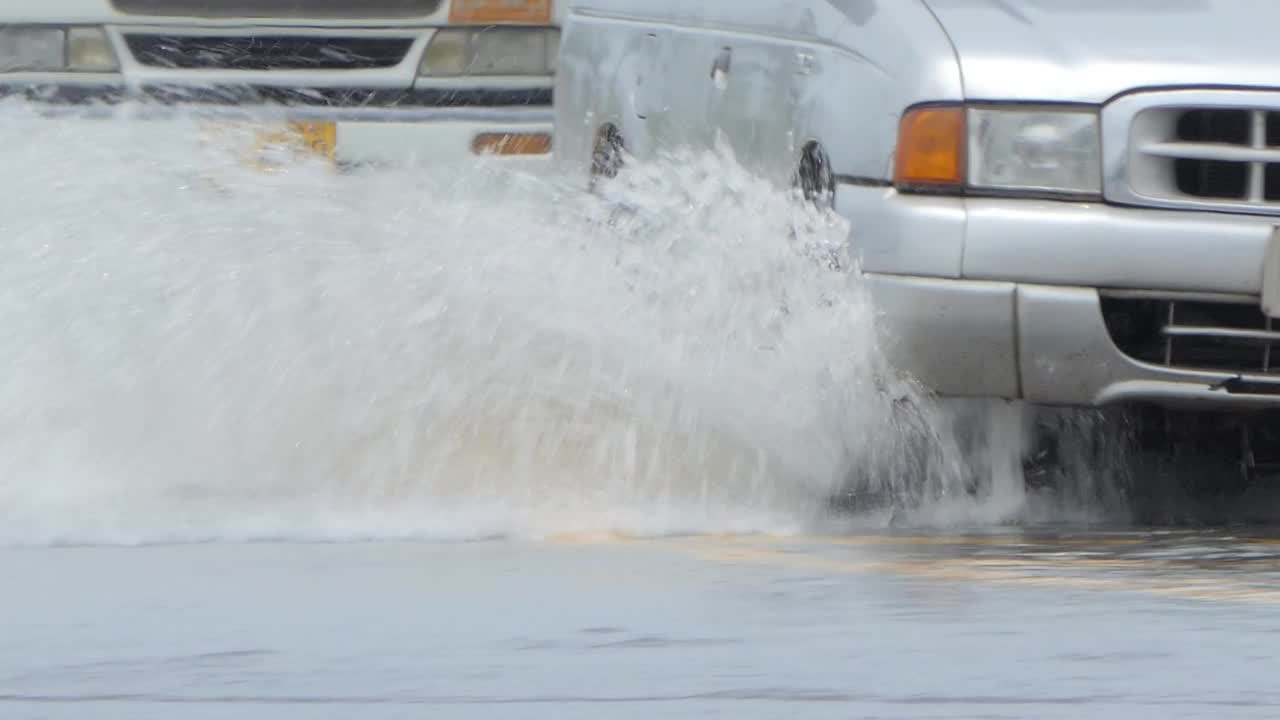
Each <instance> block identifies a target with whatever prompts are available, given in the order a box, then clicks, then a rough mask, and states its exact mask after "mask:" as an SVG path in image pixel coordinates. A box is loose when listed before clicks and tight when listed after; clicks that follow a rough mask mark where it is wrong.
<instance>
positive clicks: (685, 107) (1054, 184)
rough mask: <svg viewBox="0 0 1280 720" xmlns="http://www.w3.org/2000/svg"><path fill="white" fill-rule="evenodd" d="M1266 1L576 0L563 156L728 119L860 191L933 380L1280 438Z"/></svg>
mask: <svg viewBox="0 0 1280 720" xmlns="http://www.w3.org/2000/svg"><path fill="white" fill-rule="evenodd" d="M1277 26H1280V5H1275V4H1273V3H1268V2H1259V1H1258V0H735V1H734V2H700V3H694V2H687V1H686V0H576V3H575V4H574V6H573V7H572V8H571V11H570V14H569V15H568V17H567V18H566V20H565V23H564V26H563V37H562V49H561V53H562V55H561V60H560V74H559V75H558V77H557V80H556V100H557V106H556V116H557V117H556V134H557V137H556V147H557V151H556V153H557V156H556V159H555V160H556V162H557V164H559V165H560V166H561V167H562V169H566V170H568V171H570V172H576V173H582V175H583V176H591V177H593V178H602V177H610V176H612V175H613V174H615V173H616V172H617V171H618V170H619V167H620V166H621V164H622V163H623V162H624V159H626V160H628V161H630V160H633V159H634V160H645V159H647V158H651V157H653V156H654V153H655V152H657V151H659V150H661V149H663V148H674V147H678V146H686V147H687V146H694V147H698V146H703V147H710V145H711V143H712V142H713V140H714V139H716V138H719V139H722V140H723V141H725V142H727V143H728V144H729V145H730V146H731V148H732V149H733V151H734V153H735V155H736V157H737V159H738V160H739V161H740V162H741V163H742V164H743V165H745V166H746V167H747V169H748V170H750V171H752V172H754V173H758V174H760V175H762V176H765V177H767V178H770V179H772V180H774V181H776V182H777V183H778V184H779V186H786V185H789V184H793V183H794V184H799V185H800V186H801V187H802V188H803V189H804V191H805V195H806V196H807V197H809V198H811V199H812V200H814V201H815V202H819V203H828V204H830V205H831V206H832V207H834V209H835V210H836V211H837V212H839V213H841V214H842V215H843V216H845V217H847V218H848V220H849V221H850V223H851V227H852V232H851V245H852V248H853V250H854V251H855V252H856V257H857V259H858V272H859V273H860V275H861V280H862V281H863V282H864V283H865V285H866V286H867V287H868V288H869V289H870V292H871V294H872V296H873V297H874V300H875V302H876V304H877V306H878V309H879V311H880V313H881V319H882V329H883V331H884V332H883V334H884V341H885V343H886V347H887V348H888V349H889V350H890V352H891V353H892V355H893V357H894V358H895V359H896V361H897V362H898V363H899V364H900V365H901V366H902V367H903V368H905V369H907V370H909V371H910V372H911V373H912V374H914V375H915V376H916V377H918V378H919V379H920V380H922V381H923V382H924V383H925V384H926V385H927V386H929V387H930V388H932V389H933V390H934V391H936V393H937V394H938V395H941V396H950V397H957V396H976V397H985V398H1005V399H1009V400H1021V401H1025V402H1027V403H1028V404H1031V405H1033V406H1075V407H1080V406H1083V407H1091V408H1112V407H1123V408H1127V409H1133V410H1134V411H1135V413H1136V415H1135V416H1136V417H1141V418H1150V419H1152V420H1155V421H1156V422H1153V423H1147V426H1148V427H1149V428H1151V429H1152V432H1154V433H1155V435H1154V436H1153V437H1158V438H1161V439H1163V440H1168V439H1171V438H1173V436H1174V435H1176V434H1177V433H1176V431H1178V430H1194V431H1195V433H1196V434H1197V435H1198V436H1199V437H1201V438H1204V437H1210V438H1212V439H1211V440H1209V441H1208V442H1207V443H1206V447H1210V448H1230V449H1229V450H1228V451H1227V452H1224V453H1222V455H1223V457H1224V459H1228V460H1229V461H1230V462H1231V463H1242V467H1245V468H1246V469H1254V468H1256V467H1257V465H1258V464H1259V463H1260V462H1261V459H1260V458H1261V453H1262V451H1264V450H1266V449H1267V448H1275V446H1276V445H1277V444H1280V436H1278V435H1277V434H1276V430H1275V428H1276V426H1277V424H1278V422H1277V416H1276V414H1275V412H1276V410H1277V409H1280V323H1278V322H1277V318H1280V244H1278V243H1280V240H1278V239H1277V238H1278V237H1280V236H1278V235H1277V232H1276V228H1277V215H1280V73H1278V72H1277V68H1280V43H1277V41H1276V36H1275V28H1276V27H1277ZM1170 430H1172V431H1175V432H1174V433H1173V434H1170V432H1169V431H1170ZM1210 430H1215V431H1216V430H1221V431H1222V433H1226V434H1225V435H1224V434H1222V433H1217V434H1213V433H1209V431H1210ZM1206 433H1208V434H1206ZM1224 443H1225V445H1224Z"/></svg>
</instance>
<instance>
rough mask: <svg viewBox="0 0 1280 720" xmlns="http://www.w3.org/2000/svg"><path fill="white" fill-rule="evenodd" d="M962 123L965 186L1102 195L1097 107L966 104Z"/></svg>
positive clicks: (981, 188) (985, 188) (983, 188)
mask: <svg viewBox="0 0 1280 720" xmlns="http://www.w3.org/2000/svg"><path fill="white" fill-rule="evenodd" d="M967 124H968V126H969V133H968V134H969V152H968V170H969V172H968V176H969V177H968V185H969V187H971V188H975V189H979V190H1008V191H1033V192H1049V193H1067V194H1079V195H1098V194H1101V192H1102V161H1101V154H1102V152H1101V140H1100V133H1099V130H1098V114H1097V112H1096V111H1094V110H1092V109H1084V110H1075V109H1062V108H1021V107H971V108H969V111H968V123H967Z"/></svg>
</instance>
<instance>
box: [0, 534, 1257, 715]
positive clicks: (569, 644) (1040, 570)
mask: <svg viewBox="0 0 1280 720" xmlns="http://www.w3.org/2000/svg"><path fill="white" fill-rule="evenodd" d="M0 573H3V575H4V577H7V578H13V579H19V578H20V580H19V581H17V582H11V583H8V587H7V590H6V592H5V593H3V594H2V595H0V612H2V613H3V615H4V617H6V618H8V619H9V624H8V626H7V628H6V632H5V633H4V635H3V637H2V638H0V715H3V716H4V717H12V718H33V719H34V718H50V719H56V718H84V717H94V718H108V719H112V720H114V719H117V718H118V719H121V720H123V719H125V718H129V719H130V720H132V719H142V718H170V717H183V718H209V719H220V718H245V717H255V718H257V717H264V718H265V717H272V718H285V719H288V720H292V719H295V718H296V719H299V720H301V719H308V720H309V719H311V718H334V719H337V718H350V717H361V718H412V717H450V718H455V717H456V718H489V717H495V718H496V717H529V718H578V717H581V718H594V717H610V718H649V717H673V718H674V717H679V718H686V717H687V718H703V717H734V718H776V717H778V716H779V715H781V714H785V715H787V716H791V717H803V718H850V717H858V718H1027V717H1036V718H1079V717H1088V718H1132V717H1168V718H1195V717H1202V718H1208V717H1213V718H1236V717H1241V718H1243V717H1257V718H1264V717H1275V715H1276V713H1277V712H1278V711H1280V685H1277V683H1276V682H1275V678H1274V672H1273V670H1274V662H1272V660H1273V659H1274V657H1275V643H1276V638H1277V634H1278V631H1280V590H1277V584H1276V580H1277V577H1278V576H1280V544H1277V543H1276V542H1275V541H1274V540H1273V539H1271V538H1267V537H1248V536H1235V535H1229V534H1226V533H1192V532H1167V533H1156V532H1139V531H1129V532H1112V533H1100V532H1096V531H1090V532H1080V533H1069V532H1067V533H1056V534H1045V535H1037V534H1035V533H1027V532H1022V531H1019V532H1012V531H1010V532H1004V533H990V532H989V533H981V534H973V535H964V536H955V535H947V536H944V535H905V536H895V535H884V534H877V535H860V536H854V537H843V538H765V537H687V538H664V539H654V540H627V539H624V538H614V537H607V536H604V535H587V536H565V537H559V538H551V539H548V540H547V541H545V542H541V543H510V542H479V543H463V544H430V543H428V544H381V543H378V544H318V545H295V544H262V545H199V546H168V547H163V546H158V547H150V548H128V549H126V548H63V549H13V550H8V551H3V552H0Z"/></svg>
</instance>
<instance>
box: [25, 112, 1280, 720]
mask: <svg viewBox="0 0 1280 720" xmlns="http://www.w3.org/2000/svg"><path fill="white" fill-rule="evenodd" d="M0 112H2V113H3V122H0V141H4V142H5V147H6V148H9V150H8V151H7V153H6V166H5V170H4V172H3V173H0V197H4V198H5V199H6V203H7V204H6V207H5V209H4V212H3V213H2V214H0V326H3V327H4V328H5V332H4V333H3V335H2V336H0V370H3V372H0V577H3V578H5V581H4V591H3V592H0V617H3V618H5V626H4V628H3V632H0V717H4V718H9V717H13V718H23V719H25V718H83V717H94V718H98V717H101V718H108V719H110V720H123V719H124V718H128V719H130V720H133V719H135V718H153V717H154V718H169V717H183V718H233V717H234V718H241V717H252V718H258V717H263V718H265V717H272V718H275V717H280V718H285V719H286V720H289V719H291V718H351V717H361V718H364V717H368V718H402V717H404V718H408V717H414V718H417V717H458V718H471V717H535V718H543V717H546V718H551V717H555V718H566V717H593V718H594V717H611V718H612V717H620V718H626V717H652V716H661V717H734V718H773V717H777V716H779V715H780V714H784V713H785V714H789V715H799V716H803V717H823V718H825V717H832V718H849V717H859V718H863V717H866V718H872V717H885V718H986V717H991V718H1024V717H1036V718H1056V717H1064V718H1065V717H1089V718H1098V717H1103V718H1109V717H1116V718H1119V717H1126V718H1127V717H1152V716H1158V717H1207V718H1225V717H1274V716H1276V714H1277V705H1278V704H1280V690H1278V689H1277V688H1280V685H1278V684H1277V683H1275V681H1274V678H1273V677H1272V673H1271V669H1272V668H1273V667H1274V665H1275V663H1274V662H1272V659H1273V658H1274V656H1275V652H1274V651H1273V650H1272V646H1273V644H1274V640H1275V637H1276V632H1277V630H1278V629H1280V612H1277V605H1278V604H1280V596H1278V595H1277V592H1278V591H1277V590H1276V587H1277V585H1276V580H1277V573H1278V571H1280V551H1278V549H1280V545H1277V544H1276V543H1275V540H1274V539H1273V536H1272V535H1271V534H1270V533H1269V532H1266V531H1264V530H1260V529H1257V528H1252V529H1251V528H1248V527H1234V526H1226V527H1219V528H1218V529H1187V528H1182V529H1173V528H1166V529H1161V528H1158V527H1151V526H1141V525H1138V524H1137V523H1135V522H1134V517H1135V513H1134V508H1133V507H1132V502H1131V501H1132V499H1133V498H1134V497H1136V495H1135V494H1134V493H1133V492H1131V490H1132V489H1133V487H1134V486H1133V482H1134V480H1133V478H1132V477H1130V475H1129V473H1127V472H1126V471H1125V463H1126V458H1127V455H1126V449H1125V448H1124V447H1123V443H1122V442H1120V441H1118V440H1117V438H1119V437H1120V436H1121V434H1119V433H1117V432H1114V429H1115V428H1114V427H1113V426H1112V425H1110V423H1113V422H1114V419H1112V418H1108V417H1095V416H1092V415H1089V414H1080V415H1071V416H1069V417H1065V418H1064V419H1063V423H1062V428H1063V433H1064V437H1065V439H1066V442H1065V443H1064V447H1065V448H1066V451H1065V455H1064V459H1065V462H1066V467H1065V469H1064V472H1063V477H1062V479H1061V481H1060V482H1059V483H1057V484H1056V485H1054V486H1053V487H1051V488H1048V489H1044V490H1034V491H1028V490H1026V489H1024V484H1023V482H1022V480H1021V477H1020V475H1019V468H1018V457H1019V455H1020V453H1021V451H1022V448H1023V446H1024V444H1025V442H1026V427H1027V422H1028V418H1027V417H1026V416H1025V413H1024V410H1023V409H1022V408H1019V407H1016V406H1008V405H1003V404H995V405H982V404H958V405H957V404H947V405H944V404H939V403H937V402H935V401H933V400H931V399H930V398H928V397H927V396H925V395H924V394H922V393H921V392H919V389H918V388H917V387H916V386H915V385H914V383H913V382H912V381H911V379H910V378H909V377H904V376H902V375H901V374H900V373H898V372H897V371H896V370H895V369H894V368H892V367H891V366H889V365H888V364H887V363H886V362H885V361H884V359H883V358H882V357H881V356H880V354H879V352H878V350H877V348H878V341H877V338H876V333H875V331H874V327H873V312H872V309H871V308H870V307H868V305H867V303H866V302H865V301H864V298H863V297H862V295H861V292H860V289H859V288H858V287H857V285H856V283H853V282H852V281H851V280H850V279H849V278H850V276H849V273H848V269H849V263H850V260H849V258H848V257H847V256H846V254H845V252H844V241H845V238H846V237H847V235H848V232H849V228H848V227H847V226H845V225H843V224H842V223H841V222H840V221H838V220H836V219H834V218H830V217H822V216H818V215H815V214H813V213H810V212H807V211H805V210H803V209H802V208H800V207H798V206H797V205H796V204H795V203H793V202H791V201H790V199H789V198H787V197H786V196H785V195H784V194H783V193H779V192H777V191H775V190H774V189H772V188H769V187H766V186H764V185H762V184H761V183H759V182H757V181H755V180H753V179H752V178H750V177H748V176H747V175H745V174H743V173H742V172H740V171H739V170H737V169H736V166H734V164H733V162H732V159H731V158H726V157H722V156H714V155H713V156H705V157H704V156H695V157H687V156H686V157H674V158H671V159H670V160H669V161H667V162H665V163H659V164H657V165H655V166H652V167H648V168H637V169H635V171H634V172H632V173H631V174H630V175H628V176H627V177H624V178H620V182H619V183H616V184H615V185H613V186H611V187H610V188H609V189H607V190H606V192H604V193H603V194H602V196H592V195H588V194H586V193H584V192H583V189H582V182H581V178H567V177H562V176H556V175H534V174H527V173H524V172H519V171H501V170H494V169H486V168H484V167H474V166H473V167H464V168H440V167H432V168H431V169H430V170H427V171H424V170H421V169H406V168H382V169H377V170H372V171H369V170H366V171H357V172H354V173H351V174H335V173H332V172H330V171H329V170H328V169H327V168H325V167H323V166H322V165H320V164H318V163H313V162H312V163H309V162H301V161H299V162H297V163H292V164H289V165H287V166H284V167H282V168H279V169H278V170H277V171H275V172H262V171H259V170H255V169H251V168H249V167H246V165H245V164H244V163H243V162H242V159H241V158H240V157H239V156H238V155H237V154H236V152H234V151H233V150H235V149H236V148H240V147H242V145H239V144H238V143H240V142H242V141H243V138H240V137H239V136H238V135H236V133H234V132H231V131H230V130H229V129H228V128H225V127H218V128H211V127H210V126H208V125H207V124H205V123H202V122H199V121H197V120H195V119H190V118H177V119H174V120H171V121H167V122H163V123H157V122H143V121H137V120H129V119H114V120H107V119H103V120H96V121H92V122H73V121H69V120H64V121H60V122H56V123H51V122H48V121H45V120H41V119H39V118H34V117H31V116H30V115H28V114H27V113H26V112H25V110H24V109H23V108H21V107H18V106H7V107H2V108H0ZM854 232H855V236H856V228H855V229H854ZM1158 480H1159V479H1158V478H1157V479H1156V483H1155V484H1156V486H1157V487H1158V486H1159V482H1158ZM850 487H852V488H853V489H855V490H856V491H857V492H856V494H857V496H858V497H860V498H866V499H868V502H870V503H871V504H869V505H865V506H862V507H860V509H859V510H857V511H856V512H853V513H852V514H850V513H844V512H840V513H837V512H833V511H832V508H831V504H830V499H831V497H832V496H833V495H835V494H836V493H837V491H838V490H840V489H849V488H850ZM1148 490H1149V488H1148ZM1170 492H1172V491H1170ZM1148 494H1149V493H1148ZM1245 505H1247V506H1249V507H1250V509H1256V507H1257V503H1255V502H1253V501H1252V500H1248V501H1246V502H1245ZM1250 517H1252V516H1250Z"/></svg>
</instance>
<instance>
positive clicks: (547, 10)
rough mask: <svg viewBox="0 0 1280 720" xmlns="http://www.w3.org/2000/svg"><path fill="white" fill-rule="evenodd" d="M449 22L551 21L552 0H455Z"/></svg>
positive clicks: (541, 22)
mask: <svg viewBox="0 0 1280 720" xmlns="http://www.w3.org/2000/svg"><path fill="white" fill-rule="evenodd" d="M449 22H450V23H453V24H467V23H533V24H537V25H549V24H550V23H551V0H453V6H452V7H450V8H449Z"/></svg>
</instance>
